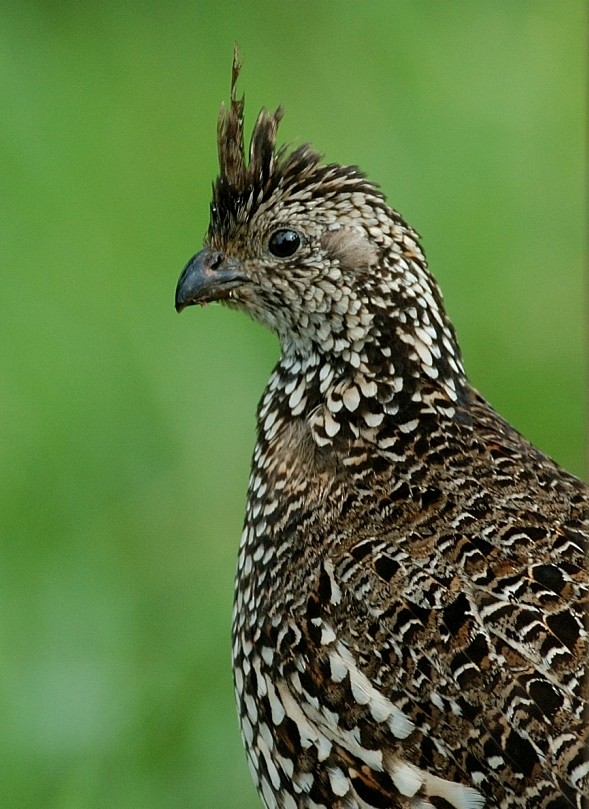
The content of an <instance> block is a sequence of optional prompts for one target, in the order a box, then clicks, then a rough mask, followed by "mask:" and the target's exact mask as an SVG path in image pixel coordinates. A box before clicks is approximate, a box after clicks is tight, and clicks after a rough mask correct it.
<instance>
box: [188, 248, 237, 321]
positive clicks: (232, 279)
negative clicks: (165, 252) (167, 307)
mask: <svg viewBox="0 0 589 809" xmlns="http://www.w3.org/2000/svg"><path fill="white" fill-rule="evenodd" d="M248 280H249V278H248V277H247V275H245V273H244V272H243V268H242V265H241V262H240V261H238V260H237V259H234V258H230V257H227V258H226V257H225V256H224V255H223V253H221V252H220V251H219V250H212V249H211V248H210V247H205V249H204V250H201V251H200V253H197V254H196V255H195V256H193V257H192V258H191V259H190V261H189V262H188V264H187V265H186V266H185V267H184V269H183V270H182V274H181V275H180V279H179V280H178V286H177V287H176V311H177V312H181V311H182V309H184V308H185V307H186V306H192V305H193V304H195V303H201V304H205V303H209V302H210V301H219V300H223V299H224V298H228V297H229V293H230V292H231V290H232V289H235V288H236V287H238V286H241V284H243V283H244V282H245V281H248Z"/></svg>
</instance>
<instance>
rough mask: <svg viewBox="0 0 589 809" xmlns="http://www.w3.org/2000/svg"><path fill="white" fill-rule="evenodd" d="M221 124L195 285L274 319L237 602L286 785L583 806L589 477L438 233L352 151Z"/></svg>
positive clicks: (507, 807)
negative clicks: (477, 355) (459, 308)
mask: <svg viewBox="0 0 589 809" xmlns="http://www.w3.org/2000/svg"><path fill="white" fill-rule="evenodd" d="M240 69H241V65H240V57H239V54H238V52H237V51H236V52H235V53H234V58H233V66H232V77H231V95H230V101H229V104H228V105H227V106H222V107H221V110H220V113H219V117H218V124H217V145H218V154H219V174H218V177H217V179H216V180H215V182H214V184H213V198H212V203H211V206H210V224H209V227H208V231H207V233H206V236H205V241H204V246H203V248H202V249H201V250H200V251H199V252H198V253H197V254H196V255H194V256H193V258H192V259H190V261H189V262H188V264H187V265H186V267H185V268H184V270H183V272H182V273H181V275H180V278H179V281H178V284H177V288H176V295H175V305H176V309H177V310H178V311H181V310H182V309H184V308H185V307H187V306H190V305H206V304H208V303H210V302H212V301H221V302H222V303H223V304H224V305H226V306H227V307H229V308H230V309H233V310H238V311H241V312H245V313H246V314H247V315H249V316H250V317H251V318H253V319H254V320H255V321H257V322H259V323H261V324H263V325H264V326H266V327H268V328H269V329H271V330H272V331H273V332H274V333H275V334H276V335H277V337H278V340H279V342H280V350H281V353H280V357H279V359H278V362H277V364H276V366H275V368H274V370H273V371H272V374H271V376H270V379H269V381H268V384H267V387H266V388H265V391H264V393H263V396H262V399H261V401H260V403H259V406H258V411H257V441H256V445H255V449H254V452H253V458H252V466H251V475H250V479H249V486H248V494H247V506H246V514H245V519H244V527H243V533H242V536H241V541H240V544H239V551H238V561H237V575H236V589H235V599H234V608H233V618H232V660H233V674H234V686H235V694H236V699H237V706H238V715H239V723H240V727H241V734H242V737H243V740H244V744H245V749H246V756H247V761H248V764H249V768H250V770H251V773H252V776H253V779H254V781H255V783H256V786H257V789H258V792H259V796H260V798H261V801H262V802H263V804H264V806H265V807H266V809H430V808H431V807H435V808H436V809H480V807H487V808H490V807H495V809H515V807H526V808H527V809H532V808H533V809H571V808H572V807H574V808H576V809H581V808H583V809H587V807H588V806H589V799H588V795H589V787H588V773H589V757H588V752H587V708H586V705H587V690H588V689H587V682H588V680H587V675H586V660H587V646H588V642H587V620H586V615H587V578H588V577H587V569H586V564H585V551H586V545H587V537H588V533H589V491H588V488H587V486H586V485H585V484H584V483H583V482H581V480H580V479H578V478H576V477H575V476H573V475H572V474H570V473H568V472H566V471H565V470H564V469H562V468H561V467H560V466H558V465H557V463H556V462H554V461H553V460H551V459H550V458H549V457H547V456H546V455H545V454H544V453H542V452H541V451H540V450H539V449H536V448H535V447H534V446H533V445H532V444H531V443H530V442H529V441H528V440H526V439H525V438H524V437H523V436H522V435H521V434H520V433H519V432H518V431H516V429H514V427H512V426H511V425H510V424H509V423H508V422H507V421H506V420H504V419H503V418H502V417H501V416H500V415H498V413H497V412H496V411H495V410H494V409H493V408H492V407H491V405H490V404H489V403H488V402H487V401H486V400H485V399H484V398H483V397H482V395H480V394H479V393H478V392H477V390H475V389H474V388H473V387H472V385H471V384H470V382H469V380H468V377H467V375H466V372H465V370H464V365H463V360H462V356H461V351H460V348H459V344H458V342H457V338H456V334H455V330H454V328H453V326H452V324H451V322H450V320H449V318H448V315H447V314H446V310H445V307H444V303H443V299H442V295H441V292H440V289H439V287H438V284H437V282H436V281H435V279H434V277H433V275H432V274H431V272H430V270H429V268H428V265H427V262H426V258H425V255H424V252H423V249H422V247H421V244H420V237H419V236H418V234H417V233H416V231H415V230H414V229H413V228H412V227H411V226H410V225H409V224H408V223H407V222H405V220H404V219H403V218H402V216H401V215H400V214H399V213H398V212H397V211H396V210H394V209H393V208H392V207H390V206H389V204H388V203H387V201H386V197H385V195H384V193H383V192H382V191H381V190H380V188H379V187H378V186H377V185H376V184H375V183H373V182H371V181H370V180H369V179H367V177H366V175H365V174H363V173H362V172H361V171H360V170H359V169H358V168H357V167H356V166H346V165H339V164H335V163H327V162H325V161H324V159H323V157H322V156H321V155H320V154H319V153H318V152H317V151H316V150H315V149H314V147H313V146H311V145H309V144H303V145H301V146H297V147H289V146H278V145H277V130H278V126H279V123H280V121H281V119H282V116H283V108H282V107H281V106H280V107H278V109H277V110H276V111H275V112H270V111H268V110H266V109H262V110H261V112H260V113H259V115H258V118H257V120H256V122H255V125H254V127H253V132H252V135H251V141H250V145H249V150H248V152H247V153H246V149H245V145H244V143H245V142H244V97H243V96H242V97H238V95H237V90H236V84H237V80H238V76H239V74H240Z"/></svg>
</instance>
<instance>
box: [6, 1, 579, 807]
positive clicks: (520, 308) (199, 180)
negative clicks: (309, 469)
mask: <svg viewBox="0 0 589 809" xmlns="http://www.w3.org/2000/svg"><path fill="white" fill-rule="evenodd" d="M585 17H586V4H585V3H584V2H580V0H568V2H566V3H564V4H560V3H554V2H553V0H548V1H544V0H533V1H532V0H530V2H518V3H509V2H507V1H501V2H497V0H488V1H487V2H473V1H472V0H464V2H454V1H452V2H446V3H439V2H437V0H427V1H423V0H422V1H421V2H413V1H412V0H411V1H410V0H405V1H404V2H397V1H395V2H393V1H392V0H372V1H371V2H365V3H355V2H323V3H318V2H310V0H303V1H302V2H301V1H300V0H299V2H296V3H295V2H291V3H287V2H276V1H274V2H270V0H257V1H252V2H247V3H241V4H240V3H234V2H229V0H223V2H219V1H218V0H217V1H215V2H213V1H211V2H200V3H198V2H193V3H189V2H176V3H174V4H166V3H163V2H145V3H141V4H139V3H137V4H132V3H126V2H118V3H108V2H107V3H102V4H99V3H94V4H90V3H57V2H31V1H29V0H24V2H21V3H18V4H17V3H10V4H9V3H4V4H3V5H2V6H1V7H0V60H1V62H0V109H1V112H0V138H1V152H0V155H1V156H0V160H1V164H2V170H1V181H0V233H1V238H2V242H1V243H2V259H1V260H2V267H3V272H2V305H1V314H0V333H1V336H2V361H1V363H0V369H1V375H2V376H1V386H2V388H1V389H2V394H1V397H0V412H1V419H0V442H1V443H0V446H1V452H2V465H1V471H0V475H1V485H0V491H1V529H0V530H1V533H2V546H1V553H2V558H1V565H0V606H1V614H2V619H1V621H0V627H1V628H0V643H1V648H0V660H1V663H0V716H1V717H2V719H1V720H0V729H1V732H0V760H1V761H2V776H1V777H0V805H1V806H2V807H18V808H19V809H28V807H31V808H32V807H40V806H43V807H45V809H86V808H87V809H90V807H92V809H94V807H109V809H117V808H118V807H141V809H151V808H152V807H153V809H155V808H156V807H158V808H159V807H170V806H182V807H223V809H253V808H254V807H259V806H260V804H259V802H258V799H257V797H256V795H255V793H254V790H253V787H252V786H251V784H250V776H249V773H248V771H247V767H246V764H245V757H244V755H243V752H242V748H241V741H240V739H239V734H238V730H237V724H236V719H235V712H234V706H233V695H232V685H231V674H230V662H229V626H230V612H231V601H232V588H233V583H232V579H233V569H234V560H235V556H236V549H237V543H238V537H239V534H240V528H241V520H242V512H243V506H244V499H245V491H246V484H247V475H248V467H249V458H250V453H251V449H252V446H253V441H254V412H255V407H256V403H257V400H258V398H259V396H260V394H261V391H262V389H263V386H264V384H265V380H266V378H267V376H268V374H269V371H270V369H271V367H272V365H273V363H274V361H275V359H276V357H277V345H276V342H275V340H274V338H273V337H272V335H270V334H266V333H264V332H263V331H262V330H261V329H260V328H259V327H258V326H256V325H254V324H253V323H250V322H249V321H248V320H247V319H246V318H244V317H240V316H239V315H236V314H234V313H231V312H229V311H226V310H224V309H223V308H221V307H214V306H212V307H208V308H207V309H206V310H198V311H197V310H195V309H192V310H189V311H188V312H186V313H185V314H183V316H182V317H180V318H179V317H177V316H176V314H175V312H174V309H173V293H174V288H175V284H176V280H177V277H178V275H179V272H180V270H181V269H182V267H183V265H184V263H185V262H186V260H187V259H188V258H189V257H190V256H191V255H192V254H193V253H194V252H196V250H197V249H198V248H199V247H200V244H201V240H202V235H203V234H204V232H205V229H206V226H207V218H208V203H209V193H210V184H211V181H212V179H213V178H214V176H215V173H216V144H215V124H216V115H217V110H218V107H219V104H220V102H221V100H222V99H227V96H228V89H229V76H230V63H231V53H232V47H233V41H234V40H238V42H239V43H240V46H241V49H242V54H243V61H244V70H243V73H242V77H241V83H240V86H241V88H242V89H244V90H245V91H246V95H247V104H248V106H247V116H248V122H249V124H250V125H251V123H252V122H253V120H254V117H255V115H256V114H257V111H258V109H259V107H260V106H262V105H267V106H269V107H274V106H275V105H277V104H278V103H279V102H284V103H285V107H286V117H285V120H284V123H283V126H282V139H283V140H285V141H289V142H294V143H300V142H303V141H305V140H311V141H313V142H314V143H315V145H316V146H317V147H318V148H319V149H321V150H322V151H323V152H324V153H325V154H326V156H327V157H328V159H329V160H336V161H340V162H352V163H358V164H359V165H360V166H362V167H363V168H364V169H365V170H366V171H367V172H368V173H369V175H370V176H371V177H372V178H373V179H375V180H377V181H378V182H379V183H380V184H381V185H382V187H383V188H384V190H385V191H386V192H387V194H388V195H389V199H390V201H391V203H392V204H393V205H394V206H395V207H397V208H399V210H400V211H401V212H402V213H403V214H404V215H405V216H406V218H407V219H408V220H409V221H410V222H411V223H412V224H413V225H414V226H415V227H416V228H417V229H418V230H419V231H420V233H421V234H422V235H423V239H424V244H425V248H426V251H427V254H428V257H429V260H430V265H431V267H432V269H433V270H434V272H435V274H436V275H437V277H438V278H439V280H440V282H441V284H442V288H443V290H444V293H445V298H446V302H447V307H448V310H449V312H450V314H451V316H452V317H453V319H454V321H455V324H456V326H457V329H458V334H459V337H460V338H461V342H462V347H463V351H464V355H465V359H466V364H467V368H468V369H469V371H470V374H471V378H472V379H473V381H474V383H475V384H476V385H477V386H478V387H479V388H480V389H481V390H482V391H483V392H484V393H485V395H486V396H487V397H488V398H489V399H490V400H491V401H492V402H493V403H494V404H495V406H496V407H497V408H498V409H499V410H500V411H501V412H502V413H503V414H504V415H505V416H507V417H508V418H509V419H511V420H512V421H513V423H514V424H515V425H516V426H517V427H518V428H519V429H520V430H522V431H523V432H524V433H525V434H526V435H528V436H529V437H530V438H532V439H533V440H534V441H535V442H536V443H537V444H538V445H539V446H540V447H542V448H543V449H544V450H546V451H547V452H549V453H550V454H551V455H553V456H554V457H555V458H556V459H558V460H559V461H560V462H561V463H563V464H565V465H566V466H568V467H569V468H570V469H571V470H573V471H574V472H576V473H577V474H580V475H582V474H583V473H584V465H585V454H584V439H583V426H584V425H583V420H584V416H583V414H584V388H585V360H586V357H585V350H584V349H585V342H584V331H585V310H584V295H585V289H584V248H585V209H584V180H583V174H584V164H583V147H584V144H583V134H584V133H583V128H584V104H585V101H584V80H585V79H584V67H585V48H586V45H585V31H584V29H585Z"/></svg>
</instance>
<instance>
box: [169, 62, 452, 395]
mask: <svg viewBox="0 0 589 809" xmlns="http://www.w3.org/2000/svg"><path fill="white" fill-rule="evenodd" d="M238 74H239V64H238V61H237V59H236V58H234V63H233V79H232V85H231V101H230V105H229V108H225V107H222V108H221V111H220V114H219V120H218V129H217V139H218V149H219V165H220V172H219V176H218V178H217V180H216V182H215V183H214V185H213V202H212V204H211V218H210V225H209V229H208V233H207V236H206V239H205V246H204V248H203V249H202V250H201V251H200V252H199V253H197V254H196V255H195V256H194V257H193V258H192V259H191V260H190V261H189V262H188V264H187V265H186V267H185V268H184V271H183V272H182V275H181V277H180V280H179V282H178V286H177V289H176V308H177V310H178V311H180V310H182V309H183V308H184V307H186V306H188V305H191V304H205V303H208V302H210V301H223V302H224V303H226V304H227V305H229V306H231V307H233V308H238V309H242V310H244V311H245V312H247V313H248V314H249V315H250V316H251V317H253V318H254V319H256V320H258V321H260V322H261V323H263V324H265V325H266V326H268V327H270V328H271V329H272V330H274V331H275V332H276V333H277V334H278V336H279V338H280V341H281V344H282V350H283V355H284V354H287V355H291V356H299V357H301V356H302V357H305V356H309V355H320V356H326V355H328V356H329V357H330V361H332V362H334V363H336V364H339V363H346V364H350V365H352V366H353V367H356V368H359V367H361V366H366V367H368V365H374V366H375V367H376V366H378V365H379V364H380V362H381V360H382V359H383V356H384V359H385V360H386V361H387V363H388V364H389V365H390V364H391V363H395V362H396V366H397V368H399V367H400V366H403V367H404V369H405V371H404V372H405V373H407V372H409V373H410V374H411V375H413V376H419V375H423V376H425V377H428V378H429V379H431V380H433V379H437V378H438V377H440V376H442V375H443V376H444V377H446V376H452V375H454V374H456V373H461V372H462V368H461V363H460V356H459V351H458V348H457V346H456V344H455V338H454V333H453V330H452V327H451V326H450V324H449V322H448V320H447V318H446V315H445V312H444V308H443V304H442V299H441V295H440V292H439V289H438V286H437V284H436V282H435V281H434V279H433V277H432V276H431V274H430V273H429V271H428V270H427V265H426V262H425V258H424V255H423V252H422V250H421V247H420V245H419V243H418V237H417V234H416V233H415V231H413V230H412V229H411V228H410V227H409V226H408V225H407V224H406V223H405V222H404V221H403V219H402V218H401V216H400V215H399V214H398V213H397V212H396V211H394V210H393V209H392V208H390V207H389V206H388V205H387V204H386V201H385V197H384V195H383V194H382V193H381V192H380V190H379V189H378V188H377V186H375V185H374V184H373V183H370V182H369V181H368V180H367V179H366V178H365V176H364V175H363V174H362V173H361V172H360V171H359V170H358V169H357V168H356V167H355V166H340V165H336V164H325V163H323V162H322V161H321V157H320V155H319V154H318V153H317V152H315V151H314V150H313V149H312V148H311V147H310V146H308V145H303V146H301V147H299V148H297V149H295V150H294V151H290V152H289V151H287V150H286V149H285V148H284V147H281V148H277V147H276V132H277V129H278V125H279V122H280V119H281V118H282V108H278V109H277V110H276V112H274V113H270V112H268V111H266V110H262V111H261V112H260V114H259V116H258V119H257V121H256V124H255V126H254V130H253V134H252V138H251V142H250V148H249V160H247V161H246V155H245V149H244V133H243V107H244V102H243V99H238V98H237V97H236V93H235V84H236V80H237V76H238ZM395 358H396V359H395ZM448 363H450V364H451V365H453V366H454V368H452V367H450V366H449V365H448Z"/></svg>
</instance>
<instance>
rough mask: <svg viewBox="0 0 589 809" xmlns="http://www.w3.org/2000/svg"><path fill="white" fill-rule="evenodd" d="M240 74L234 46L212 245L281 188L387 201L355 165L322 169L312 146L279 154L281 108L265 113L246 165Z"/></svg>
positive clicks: (220, 128) (220, 126)
mask: <svg viewBox="0 0 589 809" xmlns="http://www.w3.org/2000/svg"><path fill="white" fill-rule="evenodd" d="M240 70H241V64H240V62H239V50H238V48H237V46H235V48H234V51H233V66H232V72H231V95H230V102H229V107H228V108H227V107H226V106H225V105H224V104H223V105H222V106H221V110H220V112H219V118H218V121H217V147H218V150H219V176H218V177H217V179H216V181H215V183H214V185H213V203H212V205H211V222H210V226H209V235H208V238H209V240H210V239H211V238H213V237H214V236H223V234H226V233H227V231H228V230H229V228H230V227H231V225H232V223H234V222H235V221H237V220H238V219H239V218H240V216H244V217H245V218H246V219H247V218H248V217H249V215H250V214H251V213H252V212H253V211H254V210H255V209H256V207H257V206H258V205H259V204H260V203H261V202H263V201H264V200H266V199H268V198H269V197H270V196H271V194H272V192H273V191H274V190H275V189H276V187H277V186H278V185H280V184H282V185H283V186H288V187H292V188H293V190H294V189H296V190H300V189H301V188H305V189H306V190H308V191H309V193H312V191H313V188H314V187H315V186H316V185H317V184H320V183H324V186H323V191H322V192H323V193H324V194H326V195H327V194H328V193H334V192H337V190H338V189H340V190H341V188H342V187H343V184H344V183H345V184H346V186H347V190H351V187H352V186H354V187H355V188H357V189H358V190H360V191H365V192H369V193H371V194H373V195H374V196H375V198H380V199H383V196H382V194H380V192H378V191H377V190H376V187H375V186H374V184H372V183H368V182H367V181H366V179H365V176H364V174H363V173H362V172H361V171H359V169H358V168H357V167H356V166H339V165H336V164H333V163H330V164H321V163H320V161H321V155H319V154H318V152H316V151H315V150H314V149H313V148H312V147H311V146H310V145H309V144H303V145H302V146H299V147H298V148H297V149H294V150H293V151H292V152H289V151H288V150H287V149H286V147H285V146H281V147H280V148H278V149H277V148H276V133H277V131H278V125H279V123H280V121H281V120H282V115H283V108H282V106H279V107H278V108H277V109H276V111H275V112H273V113H271V112H269V111H268V110H266V109H262V110H261V111H260V113H259V115H258V118H257V120H256V123H255V125H254V129H253V132H252V137H251V141H250V146H249V155H248V157H247V160H246V152H245V143H244V131H243V111H244V96H242V97H241V98H237V92H236V85H237V79H238V77H239V73H240ZM325 184H327V185H328V186H329V187H326V185H325Z"/></svg>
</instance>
